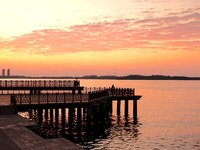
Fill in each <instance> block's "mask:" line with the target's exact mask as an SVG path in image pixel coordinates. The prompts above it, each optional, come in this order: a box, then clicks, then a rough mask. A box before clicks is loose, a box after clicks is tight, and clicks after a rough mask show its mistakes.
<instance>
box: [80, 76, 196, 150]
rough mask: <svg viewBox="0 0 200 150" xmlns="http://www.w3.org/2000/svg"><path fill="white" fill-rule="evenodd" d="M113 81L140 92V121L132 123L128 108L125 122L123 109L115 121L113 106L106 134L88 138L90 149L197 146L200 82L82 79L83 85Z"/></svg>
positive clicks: (115, 83) (110, 82) (112, 82)
mask: <svg viewBox="0 0 200 150" xmlns="http://www.w3.org/2000/svg"><path fill="white" fill-rule="evenodd" d="M112 84H114V85H115V86H116V87H135V88H136V94H141V95H143V97H142V99H141V100H140V101H139V102H138V117H139V119H138V120H139V123H138V124H137V125H135V124H133V123H132V122H133V121H132V120H131V118H132V109H131V108H130V109H129V114H130V116H129V121H128V124H127V123H126V121H125V119H124V115H123V110H122V112H121V117H120V119H119V120H118V119H117V117H116V111H115V110H116V109H114V110H113V121H112V124H113V126H112V127H110V128H109V129H107V132H108V133H109V134H108V136H107V137H106V138H102V139H96V140H95V141H93V142H92V141H91V142H90V143H91V145H93V146H94V147H93V149H109V150H110V149H127V150H131V149H200V81H135V80H131V81H130V80H128V81H123V80H81V85H84V86H100V87H102V86H111V85H112ZM114 106H115V105H114ZM129 106H132V105H131V104H130V105H129ZM122 107H123V105H122Z"/></svg>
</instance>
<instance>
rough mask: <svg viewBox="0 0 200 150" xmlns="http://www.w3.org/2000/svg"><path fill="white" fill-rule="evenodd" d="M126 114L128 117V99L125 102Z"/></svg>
mask: <svg viewBox="0 0 200 150" xmlns="http://www.w3.org/2000/svg"><path fill="white" fill-rule="evenodd" d="M124 114H125V116H126V117H127V116H128V99H126V100H125V108H124Z"/></svg>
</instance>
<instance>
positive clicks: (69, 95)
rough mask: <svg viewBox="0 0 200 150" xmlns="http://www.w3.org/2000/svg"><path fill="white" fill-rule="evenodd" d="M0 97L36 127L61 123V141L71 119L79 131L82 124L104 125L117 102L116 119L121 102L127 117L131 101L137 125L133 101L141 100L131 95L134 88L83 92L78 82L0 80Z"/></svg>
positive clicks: (92, 89)
mask: <svg viewBox="0 0 200 150" xmlns="http://www.w3.org/2000/svg"><path fill="white" fill-rule="evenodd" d="M0 95H7V96H9V97H10V104H11V105H12V106H13V107H14V110H15V112H20V111H26V112H28V114H29V117H30V118H34V119H35V121H36V122H37V123H38V125H41V124H42V123H43V122H47V121H51V122H53V120H54V121H55V123H56V124H58V122H59V120H61V125H62V129H61V130H60V131H57V132H60V134H61V135H62V136H63V137H65V136H66V129H65V128H66V126H68V128H72V126H73V124H74V118H73V116H76V118H75V120H76V125H77V126H79V129H80V130H81V126H82V124H83V123H82V122H83V120H85V121H86V126H87V127H90V126H92V124H94V123H97V124H98V123H104V122H108V121H109V116H110V115H112V113H113V101H117V115H120V112H121V110H120V108H121V101H124V104H125V105H124V111H125V112H124V114H125V116H128V115H129V114H128V112H129V111H128V109H129V101H133V119H134V120H135V121H137V115H138V112H137V110H138V109H137V106H138V104H137V101H138V100H139V99H140V98H141V96H140V95H135V89H134V88H117V87H113V86H112V87H103V88H101V87H96V88H86V87H83V86H80V81H78V80H73V81H65V80H48V81H45V80H44V81H41V80H39V81H38V80H31V81H27V80H24V81H17V80H16V81H6V80H4V81H2V80H1V81H0ZM0 113H1V109H0ZM74 114H75V115H74ZM59 118H60V119H59ZM66 118H67V119H66ZM47 136H48V135H47Z"/></svg>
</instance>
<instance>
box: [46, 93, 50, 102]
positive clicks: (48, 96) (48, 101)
mask: <svg viewBox="0 0 200 150" xmlns="http://www.w3.org/2000/svg"><path fill="white" fill-rule="evenodd" d="M46 95H47V104H49V96H48V93H47V94H46Z"/></svg>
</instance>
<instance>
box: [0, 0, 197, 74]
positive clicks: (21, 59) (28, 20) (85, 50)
mask: <svg viewBox="0 0 200 150" xmlns="http://www.w3.org/2000/svg"><path fill="white" fill-rule="evenodd" d="M199 65H200V0H176V1H175V0H109V1H108V0H101V1H99V0H84V1H83V0H73V1H66V0H56V1H55V0H17V1H16V0H6V1H5V0H0V70H1V69H11V75H26V76H83V75H117V76H122V75H130V74H138V75H153V74H154V75H155V74H157V75H172V76H174V75H184V76H200V69H199Z"/></svg>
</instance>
